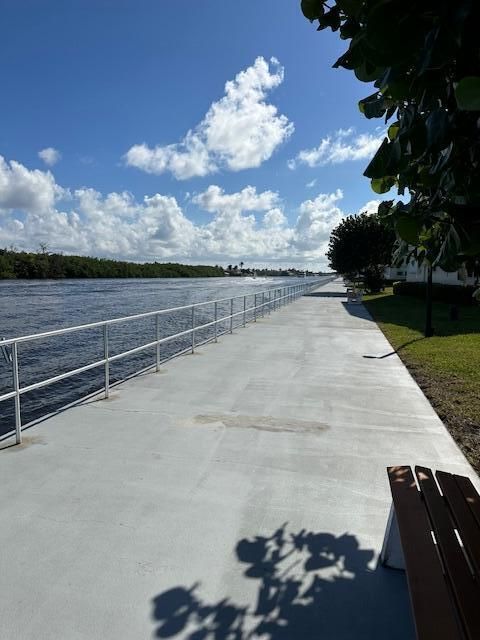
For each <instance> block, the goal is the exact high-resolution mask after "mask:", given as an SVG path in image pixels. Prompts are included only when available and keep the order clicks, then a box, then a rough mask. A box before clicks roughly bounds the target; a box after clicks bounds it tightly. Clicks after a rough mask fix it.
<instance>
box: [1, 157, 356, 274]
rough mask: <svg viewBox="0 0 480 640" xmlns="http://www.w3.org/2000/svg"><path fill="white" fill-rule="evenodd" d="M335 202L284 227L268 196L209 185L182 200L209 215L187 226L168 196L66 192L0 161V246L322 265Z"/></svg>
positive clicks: (338, 215)
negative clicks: (46, 246) (208, 218)
mask: <svg viewBox="0 0 480 640" xmlns="http://www.w3.org/2000/svg"><path fill="white" fill-rule="evenodd" d="M342 197H343V194H342V192H341V191H340V190H337V191H335V192H334V193H330V194H318V195H317V196H316V197H315V198H312V199H309V200H305V201H304V202H302V203H301V204H300V206H299V207H298V209H297V210H296V211H295V212H294V214H296V216H295V215H294V216H293V218H291V221H289V220H288V218H287V215H286V211H285V207H284V204H283V202H282V200H281V198H280V195H279V194H278V193H277V192H275V191H270V190H266V191H261V192H260V191H257V189H256V188H255V187H253V186H247V187H245V188H244V189H242V190H240V191H238V192H235V193H226V192H225V191H224V190H223V189H221V188H220V187H219V186H217V185H211V186H209V187H208V188H207V189H206V190H205V191H203V192H201V193H197V194H195V195H193V196H190V199H189V200H188V206H189V207H191V206H192V205H195V206H197V207H198V208H200V209H202V210H203V211H207V212H208V213H210V214H211V218H210V220H209V221H208V222H207V223H204V224H198V223H197V224H195V223H194V222H193V221H192V220H190V219H189V218H188V217H187V216H186V215H185V212H184V210H183V209H182V206H181V204H180V203H179V202H178V201H177V200H176V198H174V197H172V196H167V195H162V194H159V193H157V194H154V195H151V196H145V197H144V198H143V199H141V200H138V199H137V198H135V197H134V195H133V194H131V193H129V192H128V191H123V192H112V193H108V194H102V193H100V192H99V191H96V190H95V189H91V188H87V187H83V188H81V189H76V190H74V191H72V192H70V191H69V190H67V189H63V188H62V187H60V186H59V185H58V184H57V183H56V181H55V178H54V177H53V175H52V174H51V173H50V172H49V171H46V172H42V171H38V170H29V169H28V168H26V167H24V166H23V165H21V164H20V163H18V162H14V161H12V162H11V163H9V164H8V163H7V162H5V160H4V159H3V158H0V214H1V215H0V246H9V245H10V244H14V245H15V246H17V247H18V248H19V249H30V250H35V249H38V246H39V243H40V242H45V243H46V244H47V245H48V247H49V249H50V251H64V252H66V253H75V254H81V255H82V254H83V255H96V256H103V257H111V258H117V259H126V260H138V261H145V260H178V261H183V262H197V263H198V262H203V263H210V264H214V263H216V262H218V263H223V264H228V263H229V262H232V260H236V261H237V262H239V261H240V260H243V261H245V262H246V261H248V262H249V263H255V264H257V265H262V264H272V263H274V264H281V265H284V266H289V265H292V266H295V265H296V266H299V267H300V268H302V267H303V266H305V265H308V266H310V267H311V268H324V267H325V266H326V260H325V255H324V254H325V250H326V246H327V243H328V238H329V235H330V232H331V230H332V228H333V227H334V226H335V225H337V224H338V222H339V221H340V220H341V219H342V217H343V215H344V214H343V212H342V211H341V209H340V206H339V203H340V201H341V199H342Z"/></svg>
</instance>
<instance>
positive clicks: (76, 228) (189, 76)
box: [0, 0, 381, 267]
mask: <svg viewBox="0 0 480 640" xmlns="http://www.w3.org/2000/svg"><path fill="white" fill-rule="evenodd" d="M0 7H1V9H2V21H1V25H0V42H1V45H0V46H1V50H2V62H3V65H2V66H3V74H2V84H3V91H2V94H3V100H2V101H1V102H0V117H1V122H2V127H1V129H0V155H1V156H2V157H3V162H2V163H1V165H0V243H1V244H2V245H4V246H7V245H12V244H13V245H15V246H17V247H18V248H29V249H35V248H37V247H38V243H39V242H45V243H47V244H48V246H49V248H50V250H52V251H53V250H55V251H60V250H61V251H65V252H69V253H82V254H90V255H104V256H108V257H116V258H125V259H131V260H152V259H158V260H180V261H184V262H218V263H221V264H227V263H230V262H232V261H234V262H239V261H240V260H243V261H244V262H245V263H246V264H252V265H253V264H256V265H260V264H271V263H274V264H282V265H288V264H292V265H293V264H295V265H309V266H318V267H322V266H325V264H326V263H325V258H324V252H325V247H326V243H327V241H328V235H329V233H330V230H331V228H332V227H333V226H335V224H338V221H339V220H340V219H341V217H342V216H343V215H346V214H349V213H356V212H358V211H359V210H360V209H361V208H362V207H364V205H366V203H369V202H371V201H374V200H375V199H376V197H375V194H374V193H373V192H372V191H371V190H370V186H369V181H368V180H367V179H366V178H363V177H362V171H363V169H364V167H365V166H366V164H367V163H368V158H369V157H371V155H372V153H373V151H374V149H375V146H376V145H377V144H378V140H379V139H380V138H381V130H380V129H379V125H381V122H380V121H368V120H366V119H365V118H363V117H362V116H361V114H360V113H359V111H358V108H357V102H358V100H359V99H360V98H362V97H364V96H366V95H368V94H369V93H371V88H370V87H369V86H368V85H364V84H362V83H360V82H358V81H357V80H356V79H355V78H354V76H353V75H352V74H350V73H348V72H346V71H343V70H335V69H332V68H331V65H332V63H333V62H334V61H335V59H336V58H337V57H338V55H340V53H342V51H343V50H344V48H345V43H344V42H343V41H341V40H340V39H339V38H338V35H337V34H331V33H329V32H321V33H317V32H316V30H315V27H314V26H313V25H310V24H309V23H308V22H307V21H306V20H305V19H304V18H303V16H302V14H301V12H300V8H299V2H296V1H295V0H261V1H259V0H244V1H243V2H240V3H236V2H233V1H228V0H222V1H220V0H202V1H195V2H194V1H193V0H135V1H134V0H109V1H107V0H69V1H68V2H65V1H64V0H62V1H53V0H43V1H42V2H40V1H35V0H16V1H15V2H11V1H9V0H8V1H7V0H0ZM229 81H230V89H228V88H227V90H226V88H225V84H226V82H229ZM189 131H190V134H188V132H189ZM322 141H323V142H322ZM39 154H40V155H39ZM307 185H309V186H307ZM370 206H372V205H369V207H370Z"/></svg>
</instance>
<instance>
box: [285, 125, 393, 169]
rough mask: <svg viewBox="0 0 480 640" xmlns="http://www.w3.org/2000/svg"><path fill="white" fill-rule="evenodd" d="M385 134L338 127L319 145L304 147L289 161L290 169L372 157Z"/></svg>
mask: <svg viewBox="0 0 480 640" xmlns="http://www.w3.org/2000/svg"><path fill="white" fill-rule="evenodd" d="M383 137H384V136H383V135H372V134H370V133H361V134H359V135H357V134H356V132H355V129H353V127H351V128H350V129H338V131H335V133H333V134H332V135H329V136H327V137H326V138H323V139H322V140H321V141H320V144H319V145H318V147H313V148H312V149H303V150H302V151H300V153H299V154H298V155H297V156H296V157H295V158H293V159H292V160H289V161H288V166H289V168H290V169H295V168H296V167H297V166H298V165H300V164H303V165H307V166H308V167H320V166H324V165H327V164H340V163H342V162H348V161H351V160H365V159H368V158H371V157H372V156H373V155H374V154H375V152H376V151H377V149H378V147H379V146H380V144H381V142H382V140H383Z"/></svg>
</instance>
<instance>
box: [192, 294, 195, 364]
mask: <svg viewBox="0 0 480 640" xmlns="http://www.w3.org/2000/svg"><path fill="white" fill-rule="evenodd" d="M192 353H195V307H194V306H193V304H192Z"/></svg>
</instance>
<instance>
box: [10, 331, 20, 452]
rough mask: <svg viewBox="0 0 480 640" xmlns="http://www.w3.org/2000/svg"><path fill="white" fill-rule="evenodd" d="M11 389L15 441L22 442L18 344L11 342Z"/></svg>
mask: <svg viewBox="0 0 480 640" xmlns="http://www.w3.org/2000/svg"><path fill="white" fill-rule="evenodd" d="M12 373H13V389H14V391H15V442H16V443H17V444H22V414H21V411H20V378H19V375H18V346H17V343H16V342H14V343H13V344H12Z"/></svg>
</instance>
